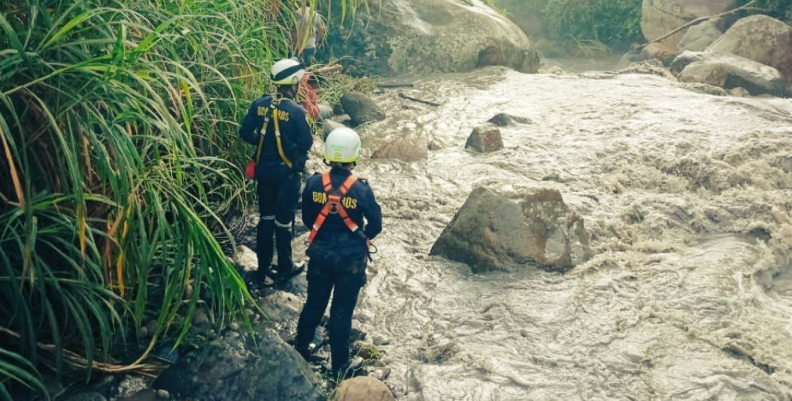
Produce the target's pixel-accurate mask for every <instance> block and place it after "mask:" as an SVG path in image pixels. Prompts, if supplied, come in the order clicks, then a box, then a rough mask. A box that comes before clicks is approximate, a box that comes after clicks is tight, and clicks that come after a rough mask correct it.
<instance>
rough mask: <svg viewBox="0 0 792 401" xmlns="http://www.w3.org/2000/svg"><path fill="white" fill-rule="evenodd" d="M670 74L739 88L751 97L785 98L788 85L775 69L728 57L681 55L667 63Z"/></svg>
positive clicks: (690, 53)
mask: <svg viewBox="0 0 792 401" xmlns="http://www.w3.org/2000/svg"><path fill="white" fill-rule="evenodd" d="M671 72H672V73H673V74H675V75H677V78H678V79H679V81H680V82H685V83H701V84H707V85H712V86H717V87H720V88H724V89H732V88H736V87H742V88H745V89H746V90H748V92H750V93H751V94H752V95H762V94H771V95H774V96H788V95H789V86H788V85H787V83H786V81H785V79H784V76H783V75H781V73H780V72H779V71H778V70H776V69H775V68H773V67H770V66H767V65H764V64H760V63H758V62H756V61H752V60H749V59H746V58H744V57H740V56H735V55H731V54H716V53H712V52H701V53H697V52H684V53H682V54H681V55H680V56H679V57H677V58H676V59H675V60H674V62H673V63H672V64H671Z"/></svg>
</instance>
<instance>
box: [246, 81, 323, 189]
mask: <svg viewBox="0 0 792 401" xmlns="http://www.w3.org/2000/svg"><path fill="white" fill-rule="evenodd" d="M271 103H272V96H263V97H260V98H258V99H256V101H254V102H253V104H252V105H251V106H250V109H249V110H248V113H247V115H246V116H245V120H244V121H243V122H242V127H241V128H240V129H239V136H240V137H241V138H242V139H243V140H244V141H245V142H247V143H249V144H251V145H253V146H258V143H259V135H260V133H261V126H262V125H263V124H264V116H265V113H266V112H267V110H268V109H269V106H270V104H271ZM275 114H276V116H273V117H272V118H270V122H269V124H267V130H266V131H265V134H264V146H263V148H262V150H261V158H260V159H259V160H258V162H257V164H256V177H259V178H262V179H266V176H267V175H268V174H273V173H283V172H284V171H285V172H286V173H288V171H287V170H284V168H283V167H285V164H284V165H283V166H281V168H276V167H277V166H279V165H281V163H283V161H282V160H281V157H280V154H279V153H278V145H277V142H276V140H275V123H274V118H275V117H277V118H278V124H279V127H280V132H281V144H282V146H283V152H284V153H285V154H286V157H287V158H289V160H291V162H292V168H291V171H293V172H297V173H301V172H303V171H304V170H305V162H306V161H307V160H308V151H309V150H310V149H311V146H312V145H313V137H312V136H311V126H310V125H309V124H308V120H307V118H306V114H305V110H304V109H303V108H302V106H300V105H299V104H297V103H296V102H294V101H293V100H291V99H286V98H283V99H282V100H281V102H280V104H279V105H278V107H277V111H276V113H275ZM254 152H255V151H254ZM254 154H255V153H254Z"/></svg>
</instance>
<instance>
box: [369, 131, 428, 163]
mask: <svg viewBox="0 0 792 401" xmlns="http://www.w3.org/2000/svg"><path fill="white" fill-rule="evenodd" d="M371 158H372V159H390V160H401V161H404V162H408V163H412V162H419V161H423V160H426V159H428V158H429V141H428V138H427V137H426V136H425V135H419V134H408V135H404V136H401V137H398V138H396V139H394V140H392V141H390V142H387V143H385V144H384V145H382V146H380V147H379V148H377V150H375V151H374V153H372V154H371Z"/></svg>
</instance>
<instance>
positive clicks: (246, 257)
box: [234, 245, 258, 272]
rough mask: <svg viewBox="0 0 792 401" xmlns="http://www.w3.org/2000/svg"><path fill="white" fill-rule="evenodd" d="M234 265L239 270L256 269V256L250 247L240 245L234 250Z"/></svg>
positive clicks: (249, 270) (248, 270)
mask: <svg viewBox="0 0 792 401" xmlns="http://www.w3.org/2000/svg"><path fill="white" fill-rule="evenodd" d="M234 266H236V267H237V269H239V270H240V271H245V272H251V271H256V270H258V256H256V252H253V250H251V249H250V248H248V247H246V246H244V245H240V246H239V247H237V249H236V252H234Z"/></svg>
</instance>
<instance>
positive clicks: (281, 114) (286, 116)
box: [275, 110, 289, 121]
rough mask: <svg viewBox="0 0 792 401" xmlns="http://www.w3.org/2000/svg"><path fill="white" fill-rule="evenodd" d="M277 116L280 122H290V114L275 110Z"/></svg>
mask: <svg viewBox="0 0 792 401" xmlns="http://www.w3.org/2000/svg"><path fill="white" fill-rule="evenodd" d="M275 116H276V117H277V118H278V120H281V121H289V113H287V112H285V111H283V110H275Z"/></svg>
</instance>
